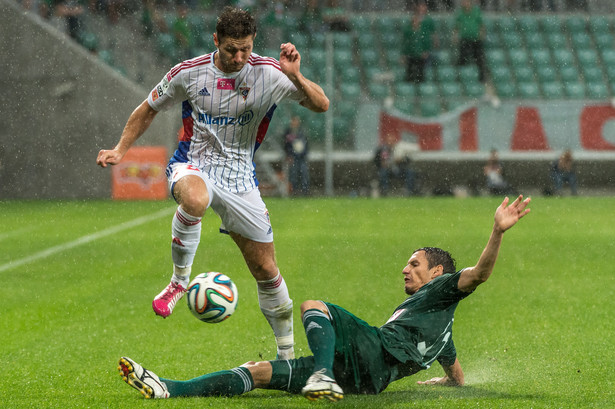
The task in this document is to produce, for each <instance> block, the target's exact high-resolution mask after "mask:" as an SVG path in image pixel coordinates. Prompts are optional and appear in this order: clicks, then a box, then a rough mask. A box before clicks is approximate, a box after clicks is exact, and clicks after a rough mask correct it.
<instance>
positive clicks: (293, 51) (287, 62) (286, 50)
mask: <svg viewBox="0 0 615 409" xmlns="http://www.w3.org/2000/svg"><path fill="white" fill-rule="evenodd" d="M300 67H301V54H299V51H297V48H296V47H295V46H294V44H292V43H284V44H282V45H280V68H281V69H282V72H283V73H284V74H286V76H290V75H297V74H298V73H299V69H300Z"/></svg>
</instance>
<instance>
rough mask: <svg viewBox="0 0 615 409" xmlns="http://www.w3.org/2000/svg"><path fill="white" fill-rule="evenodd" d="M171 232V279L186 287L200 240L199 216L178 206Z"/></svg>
mask: <svg viewBox="0 0 615 409" xmlns="http://www.w3.org/2000/svg"><path fill="white" fill-rule="evenodd" d="M171 233H172V236H173V242H172V243H171V255H172V258H173V265H174V267H173V279H172V280H173V281H175V282H178V283H180V284H181V285H182V286H183V287H184V288H186V287H187V286H188V283H189V282H190V273H191V270H192V268H191V266H192V262H193V261H194V255H195V254H196V249H197V248H198V247H199V242H200V241H201V218H200V217H195V216H192V215H189V214H188V213H186V212H185V211H184V210H183V209H182V208H181V206H178V207H177V211H176V212H175V215H174V216H173V222H172V224H171Z"/></svg>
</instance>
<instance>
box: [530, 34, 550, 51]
mask: <svg viewBox="0 0 615 409" xmlns="http://www.w3.org/2000/svg"><path fill="white" fill-rule="evenodd" d="M525 44H526V45H527V48H529V49H530V50H536V49H541V48H544V47H545V46H546V41H545V39H544V37H543V35H542V34H541V33H540V32H534V33H528V34H526V36H525Z"/></svg>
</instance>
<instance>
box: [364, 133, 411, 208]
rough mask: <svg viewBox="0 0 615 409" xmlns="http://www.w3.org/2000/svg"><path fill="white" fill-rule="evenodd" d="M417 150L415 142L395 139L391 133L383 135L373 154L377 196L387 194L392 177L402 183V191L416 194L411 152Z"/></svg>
mask: <svg viewBox="0 0 615 409" xmlns="http://www.w3.org/2000/svg"><path fill="white" fill-rule="evenodd" d="M417 150H418V146H417V145H416V144H413V143H409V142H404V141H397V138H396V137H395V136H394V135H391V134H388V135H385V136H384V138H383V140H382V142H381V143H380V145H379V146H378V148H377V149H376V154H375V155H374V164H375V165H376V169H377V172H378V188H379V191H378V196H383V197H385V196H388V195H389V193H390V192H391V181H392V180H393V179H398V180H400V181H402V182H403V183H404V188H405V192H404V193H405V194H406V195H407V196H411V195H415V194H417V192H418V189H417V174H416V171H415V170H414V169H412V158H411V154H412V153H413V152H415V151H417Z"/></svg>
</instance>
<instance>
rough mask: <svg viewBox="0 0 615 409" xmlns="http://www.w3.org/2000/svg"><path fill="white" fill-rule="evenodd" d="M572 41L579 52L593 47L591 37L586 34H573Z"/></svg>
mask: <svg viewBox="0 0 615 409" xmlns="http://www.w3.org/2000/svg"><path fill="white" fill-rule="evenodd" d="M570 41H571V42H572V45H573V46H574V47H575V48H576V49H577V50H583V49H586V48H589V47H591V37H590V36H589V34H587V33H585V32H578V33H572V35H571V36H570Z"/></svg>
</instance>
